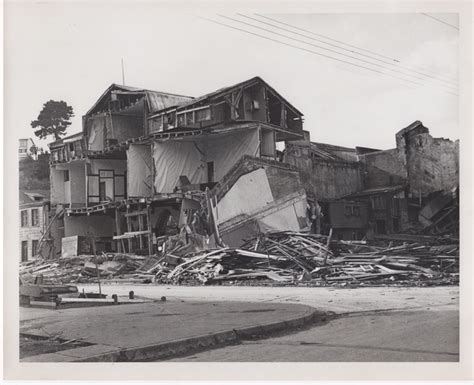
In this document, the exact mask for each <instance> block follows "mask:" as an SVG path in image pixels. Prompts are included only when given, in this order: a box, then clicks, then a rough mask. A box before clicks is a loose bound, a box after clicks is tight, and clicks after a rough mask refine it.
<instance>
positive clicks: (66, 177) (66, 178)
mask: <svg viewBox="0 0 474 385" xmlns="http://www.w3.org/2000/svg"><path fill="white" fill-rule="evenodd" d="M64 182H69V170H64Z"/></svg>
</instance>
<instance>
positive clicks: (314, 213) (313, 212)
mask: <svg viewBox="0 0 474 385" xmlns="http://www.w3.org/2000/svg"><path fill="white" fill-rule="evenodd" d="M308 216H309V218H310V223H311V230H310V231H311V233H313V234H321V218H322V216H323V212H322V210H321V206H320V205H319V203H318V201H314V202H311V203H310V204H309V205H308Z"/></svg>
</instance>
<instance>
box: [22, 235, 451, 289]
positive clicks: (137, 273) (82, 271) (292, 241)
mask: <svg viewBox="0 0 474 385" xmlns="http://www.w3.org/2000/svg"><path fill="white" fill-rule="evenodd" d="M441 243H442V244H434V243H433V242H429V243H420V242H406V241H403V242H402V241H398V242H397V241H390V242H389V243H388V244H386V243H384V242H382V241H380V240H379V241H377V242H376V243H374V244H369V243H367V242H366V241H339V240H330V238H329V239H328V237H327V236H324V235H316V234H306V233H297V232H273V233H267V234H261V235H260V236H258V237H256V238H253V239H249V240H247V241H245V242H244V243H243V244H242V246H241V247H240V248H227V247H224V248H214V249H206V250H202V249H199V248H196V247H192V248H190V247H184V246H183V245H182V244H181V243H180V242H177V241H176V240H175V241H174V242H167V243H165V245H164V250H163V251H162V253H161V255H159V256H158V255H154V256H149V257H145V256H138V255H130V254H113V253H104V254H103V255H101V256H77V257H70V258H60V259H59V260H57V261H56V262H54V263H44V261H37V262H35V263H28V264H24V265H22V267H21V269H20V274H21V277H22V279H23V280H24V281H26V282H31V281H32V279H33V277H34V276H35V275H38V274H42V275H43V276H44V278H46V279H50V280H52V281H53V282H55V283H56V282H57V283H73V282H97V280H98V279H107V280H109V281H114V282H132V283H133V282H136V283H151V282H156V283H166V284H183V283H185V284H221V283H224V282H228V283H234V284H236V283H244V282H256V281H257V282H259V283H273V284H296V283H303V282H304V283H305V284H310V285H315V286H323V285H337V284H343V285H345V284H355V285H365V284H404V285H414V284H415V285H436V284H438V285H439V284H457V283H458V282H459V244H458V243H451V244H446V243H447V242H446V240H443V242H441Z"/></svg>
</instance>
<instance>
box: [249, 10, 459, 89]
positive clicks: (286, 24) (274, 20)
mask: <svg viewBox="0 0 474 385" xmlns="http://www.w3.org/2000/svg"><path fill="white" fill-rule="evenodd" d="M254 15H256V16H259V17H261V18H264V19H267V20H271V21H273V22H276V23H278V24H281V25H285V26H287V27H291V28H294V29H296V30H299V31H303V32H306V33H310V34H312V35H315V36H319V37H323V38H325V39H327V40H331V41H334V42H337V43H340V44H343V45H346V46H348V47H352V48H355V49H358V50H360V51H364V52H368V53H371V54H373V55H376V56H379V57H383V58H385V59H388V60H391V61H393V62H396V63H402V62H403V61H402V60H400V59H397V58H394V57H389V56H386V55H382V54H379V53H377V52H374V51H371V50H368V49H365V48H361V47H358V46H355V45H352V44H348V43H345V42H343V41H341V40H337V39H333V38H331V37H329V36H326V35H322V34H320V33H316V32H314V31H310V30H308V29H304V28H301V27H297V26H295V25H291V24H289V23H285V22H282V21H280V20H277V19H273V18H271V17H268V16H265V15H262V14H259V13H255V14H254ZM411 68H416V67H413V66H412V67H411ZM418 69H420V68H419V67H418ZM421 70H423V71H425V72H430V73H432V74H434V75H436V76H439V77H442V78H445V79H450V80H451V79H453V77H452V76H447V75H444V76H443V75H441V74H439V73H438V72H436V71H433V70H429V69H427V68H421Z"/></svg>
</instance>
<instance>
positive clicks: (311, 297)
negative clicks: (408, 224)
mask: <svg viewBox="0 0 474 385" xmlns="http://www.w3.org/2000/svg"><path fill="white" fill-rule="evenodd" d="M77 286H78V288H79V290H80V291H82V289H83V288H84V289H85V291H97V290H98V289H97V285H90V284H88V285H82V284H78V285H77ZM130 290H133V291H134V292H135V295H137V296H142V297H149V298H153V299H159V298H160V297H161V296H163V295H164V296H166V297H167V298H170V299H179V300H187V301H249V302H258V303H262V302H283V303H298V304H304V305H309V306H313V307H315V308H317V309H323V310H327V311H333V312H335V313H347V312H359V311H368V310H377V311H380V310H394V309H401V310H405V309H409V308H415V309H419V308H424V310H435V309H436V308H437V307H439V306H446V305H450V306H451V307H450V308H451V309H452V310H457V309H458V301H459V287H457V286H441V287H420V288H418V287H365V288H364V287H359V288H356V289H348V288H335V287H257V286H170V285H137V284H133V285H122V284H120V285H115V284H111V285H109V284H102V292H103V293H106V294H109V295H112V294H117V295H127V294H128V292H129V291H130Z"/></svg>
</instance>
